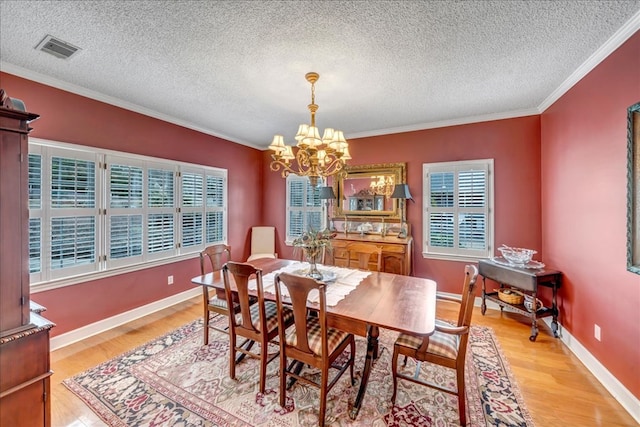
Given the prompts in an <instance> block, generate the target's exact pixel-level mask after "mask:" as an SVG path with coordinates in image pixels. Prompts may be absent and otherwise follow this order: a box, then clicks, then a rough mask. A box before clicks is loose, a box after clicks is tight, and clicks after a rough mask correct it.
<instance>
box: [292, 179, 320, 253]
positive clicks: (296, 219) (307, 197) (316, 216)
mask: <svg viewBox="0 0 640 427" xmlns="http://www.w3.org/2000/svg"><path fill="white" fill-rule="evenodd" d="M322 185H324V184H323V181H322V180H319V182H318V186H317V187H313V186H311V183H310V182H309V177H306V176H298V175H293V174H291V175H288V176H287V243H291V242H292V241H293V239H295V238H296V237H299V236H301V235H302V233H303V232H305V231H307V230H309V229H313V230H323V229H324V228H325V226H326V224H325V216H326V214H325V210H324V209H325V208H324V206H323V203H322V200H321V199H320V187H321V186H322Z"/></svg>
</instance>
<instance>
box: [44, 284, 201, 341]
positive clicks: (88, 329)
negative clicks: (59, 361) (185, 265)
mask: <svg viewBox="0 0 640 427" xmlns="http://www.w3.org/2000/svg"><path fill="white" fill-rule="evenodd" d="M198 295H202V290H201V289H200V288H199V287H198V288H196V287H194V288H193V289H191V290H188V291H185V292H181V293H179V294H175V295H172V296H170V297H167V298H164V299H161V300H158V301H154V302H152V303H150V304H147V305H143V306H142V307H138V308H134V309H133V310H129V311H127V312H124V313H120V314H117V315H115V316H112V317H109V318H107V319H103V320H100V321H98V322H95V323H91V324H90V325H86V326H83V327H81V328H78V329H74V330H73V331H69V332H65V333H64V334H61V335H58V336H55V337H53V338H51V340H50V343H49V346H50V351H54V350H57V349H59V348H62V347H65V346H68V345H70V344H73V343H76V342H78V341H82V340H83V339H86V338H89V337H91V336H93V335H96V334H99V333H101V332H104V331H107V330H109V329H113V328H115V327H116V326H120V325H122V324H125V323H127V322H130V321H132V320H136V319H139V318H141V317H144V316H147V315H149V314H151V313H155V312H156V311H159V310H162V309H164V308H167V307H171V306H172V305H175V304H178V303H179V302H182V301H186V300H188V299H191V298H193V297H195V296H198Z"/></svg>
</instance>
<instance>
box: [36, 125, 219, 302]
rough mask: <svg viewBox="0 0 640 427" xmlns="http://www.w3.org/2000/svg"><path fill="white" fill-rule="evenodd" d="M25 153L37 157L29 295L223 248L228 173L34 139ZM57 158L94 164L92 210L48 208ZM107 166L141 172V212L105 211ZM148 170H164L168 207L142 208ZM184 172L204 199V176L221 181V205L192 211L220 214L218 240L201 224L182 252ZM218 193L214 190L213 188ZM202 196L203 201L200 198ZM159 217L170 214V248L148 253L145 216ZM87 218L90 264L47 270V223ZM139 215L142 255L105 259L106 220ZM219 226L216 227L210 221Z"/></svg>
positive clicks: (145, 205)
mask: <svg viewBox="0 0 640 427" xmlns="http://www.w3.org/2000/svg"><path fill="white" fill-rule="evenodd" d="M29 154H35V155H39V156H40V158H41V183H40V186H41V192H40V194H41V199H40V208H34V209H30V210H29V218H30V219H39V220H40V223H41V225H40V229H41V231H40V234H39V237H40V271H38V272H33V273H30V282H31V291H32V292H41V291H44V290H49V289H55V288H58V287H62V286H68V285H72V284H76V283H81V282H85V281H89V280H95V279H98V278H104V277H109V276H113V275H116V274H122V273H125V272H130V271H136V270H141V269H144V268H149V267H153V266H158V265H163V264H168V263H172V262H176V261H179V260H183V259H189V258H193V257H194V256H196V254H197V253H198V252H200V251H201V250H203V249H204V248H205V247H206V246H209V245H211V244H214V243H225V244H226V243H227V229H228V213H227V212H228V211H227V200H228V199H227V185H228V172H227V170H226V169H220V168H214V167H209V166H202V165H195V164H190V163H182V162H176V161H172V160H165V159H160V158H154V157H148V156H140V155H134V154H130V153H123V152H117V151H111V150H104V149H96V148H94V147H87V146H81V145H76V144H68V143H64V142H58V141H49V140H43V139H38V138H30V139H29ZM52 156H61V157H67V158H76V159H83V160H91V161H95V173H96V176H95V183H96V184H95V185H96V188H95V199H96V200H95V207H94V208H91V209H88V208H65V209H61V208H56V209H53V208H52V207H51V194H50V193H51V182H50V180H51V176H50V175H51V172H50V167H51V158H52ZM110 164H119V165H123V166H133V167H140V168H142V171H143V182H142V192H143V201H142V206H141V207H136V208H133V209H129V208H122V207H118V208H111V206H110V201H109V197H110V170H111V169H110V166H109V165H110ZM150 169H160V170H164V171H170V172H171V174H172V175H173V202H172V206H164V207H150V206H149V203H148V196H149V191H148V171H149V170H150ZM183 171H189V172H195V173H198V174H201V175H202V176H203V177H205V179H204V180H203V189H202V192H203V194H204V195H206V192H207V188H206V177H207V176H210V177H211V176H214V177H219V178H222V180H223V184H222V185H223V193H224V194H223V203H222V204H223V206H215V207H207V206H206V201H204V202H203V204H202V206H198V207H197V208H196V209H195V210H197V211H199V212H201V214H202V218H203V220H204V219H205V218H206V215H207V212H209V211H211V212H213V211H220V212H222V213H223V215H222V224H221V227H222V230H221V232H220V230H218V232H217V233H216V237H217V236H218V235H222V237H223V238H222V240H221V241H216V242H209V243H207V242H206V237H207V236H206V224H205V223H203V228H202V239H201V242H200V244H198V245H194V246H189V247H187V248H183V247H182V245H181V244H180V242H181V241H182V236H181V230H182V228H181V223H182V221H181V219H182V218H181V215H182V212H183V208H182V205H181V201H182V194H181V189H182V184H181V172H183ZM218 188H219V187H218ZM205 197H206V196H205ZM187 211H193V209H192V208H189V209H187ZM153 213H163V214H171V215H173V242H174V243H173V247H172V248H171V249H170V250H162V251H158V252H153V253H151V252H149V246H148V232H147V230H148V225H149V216H148V215H149V214H153ZM87 214H90V215H92V216H94V218H95V224H96V236H95V253H96V260H95V262H94V263H91V264H84V265H80V266H74V267H70V268H62V269H58V270H52V269H51V265H50V264H51V263H50V259H51V247H50V246H51V241H50V240H51V218H53V217H59V216H80V215H87ZM129 214H135V215H138V214H140V215H142V233H143V236H142V254H140V255H134V256H129V257H123V258H119V259H113V260H112V259H110V256H109V254H110V248H109V246H110V244H109V237H110V230H109V224H110V219H111V218H112V217H113V216H114V215H129ZM216 224H217V225H218V226H220V222H219V221H218V222H216Z"/></svg>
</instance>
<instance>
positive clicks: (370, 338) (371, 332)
mask: <svg viewBox="0 0 640 427" xmlns="http://www.w3.org/2000/svg"><path fill="white" fill-rule="evenodd" d="M367 329H368V333H367V357H366V359H365V361H364V369H363V371H362V379H361V380H360V389H359V390H358V395H357V396H356V400H355V402H354V403H353V407H352V408H351V410H350V411H349V418H351V419H352V420H355V419H356V417H357V416H358V412H360V406H362V399H363V398H364V393H365V391H366V390H367V382H368V381H369V374H370V373H371V365H372V364H373V359H375V358H376V356H377V355H378V336H379V334H380V331H379V330H378V327H377V326H368V327H367Z"/></svg>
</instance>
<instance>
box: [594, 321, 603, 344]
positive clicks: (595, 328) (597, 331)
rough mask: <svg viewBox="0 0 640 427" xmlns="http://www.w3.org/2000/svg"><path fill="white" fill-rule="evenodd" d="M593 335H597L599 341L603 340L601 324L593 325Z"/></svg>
mask: <svg viewBox="0 0 640 427" xmlns="http://www.w3.org/2000/svg"><path fill="white" fill-rule="evenodd" d="M593 336H594V337H596V339H597V340H598V341H601V339H600V326H598V325H593Z"/></svg>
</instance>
